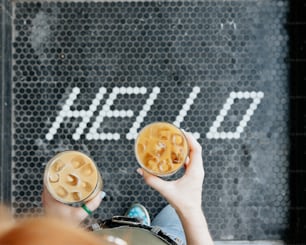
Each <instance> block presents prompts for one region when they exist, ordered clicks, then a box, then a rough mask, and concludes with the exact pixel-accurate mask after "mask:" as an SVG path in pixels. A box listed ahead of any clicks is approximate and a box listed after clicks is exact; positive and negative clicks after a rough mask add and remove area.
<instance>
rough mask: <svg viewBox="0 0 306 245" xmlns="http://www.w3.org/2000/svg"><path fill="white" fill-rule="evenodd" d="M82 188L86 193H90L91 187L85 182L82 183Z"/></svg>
mask: <svg viewBox="0 0 306 245" xmlns="http://www.w3.org/2000/svg"><path fill="white" fill-rule="evenodd" d="M82 187H83V188H84V189H85V190H86V191H87V192H90V191H92V185H91V184H90V183H88V182H86V181H84V182H83V183H82Z"/></svg>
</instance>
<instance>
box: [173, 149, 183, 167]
mask: <svg viewBox="0 0 306 245" xmlns="http://www.w3.org/2000/svg"><path fill="white" fill-rule="evenodd" d="M171 160H172V162H173V163H174V164H178V163H181V162H182V160H183V159H182V155H181V154H180V152H178V151H176V152H174V151H172V152H171Z"/></svg>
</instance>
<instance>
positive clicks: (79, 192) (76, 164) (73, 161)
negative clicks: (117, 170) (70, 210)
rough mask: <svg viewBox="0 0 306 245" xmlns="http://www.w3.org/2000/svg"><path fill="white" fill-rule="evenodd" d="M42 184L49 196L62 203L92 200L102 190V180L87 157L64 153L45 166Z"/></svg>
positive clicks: (82, 154)
mask: <svg viewBox="0 0 306 245" xmlns="http://www.w3.org/2000/svg"><path fill="white" fill-rule="evenodd" d="M44 184H45V185H46V187H47V189H48V191H49V192H50V194H51V195H52V196H53V197H54V198H55V199H56V200H58V201H60V202H63V203H67V204H69V203H79V202H85V201H88V200H90V199H92V198H94V197H95V196H96V195H97V194H98V193H99V192H100V191H101V190H102V186H103V183H102V178H101V175H100V173H99V171H98V169H97V167H96V165H95V163H94V162H93V160H92V159H90V158H89V157H88V156H87V155H85V154H84V153H82V152H78V151H64V152H61V153H59V154H57V155H56V156H55V157H53V158H52V159H51V160H50V161H49V163H48V164H47V166H46V169H45V175H44Z"/></svg>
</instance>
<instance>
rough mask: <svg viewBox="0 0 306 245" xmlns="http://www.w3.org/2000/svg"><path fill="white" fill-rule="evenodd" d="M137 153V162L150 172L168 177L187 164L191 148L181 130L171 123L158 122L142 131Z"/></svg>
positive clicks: (137, 143) (139, 136)
mask: <svg viewBox="0 0 306 245" xmlns="http://www.w3.org/2000/svg"><path fill="white" fill-rule="evenodd" d="M135 152H136V158H137V161H138V162H139V164H140V165H141V166H142V167H143V168H144V169H146V170H147V171H148V172H150V173H152V174H155V175H158V176H168V175H171V174H173V173H175V172H176V171H177V170H178V169H179V168H180V167H181V166H182V165H183V164H184V163H185V160H186V157H187V155H188V152H189V148H188V144H187V140H186V137H185V135H184V133H183V132H182V131H181V130H180V129H179V128H177V127H175V126H174V125H172V124H170V123H166V122H156V123H152V124H149V125H147V126H146V127H144V128H143V129H142V130H141V131H140V133H139V135H138V137H137V139H136V142H135Z"/></svg>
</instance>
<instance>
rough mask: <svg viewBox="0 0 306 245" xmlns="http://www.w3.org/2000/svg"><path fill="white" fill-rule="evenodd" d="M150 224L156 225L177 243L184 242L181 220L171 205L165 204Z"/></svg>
mask: <svg viewBox="0 0 306 245" xmlns="http://www.w3.org/2000/svg"><path fill="white" fill-rule="evenodd" d="M151 225H152V226H158V227H159V228H160V229H161V230H162V231H163V232H164V233H165V234H167V235H168V236H169V237H171V238H172V239H173V240H174V241H176V242H177V243H178V244H179V245H185V244H186V238H185V233H184V229H183V226H182V224H181V221H180V219H179V217H178V215H177V213H176V211H175V210H174V208H172V206H170V205H167V206H166V207H164V208H163V209H162V210H161V211H160V213H159V214H158V215H157V216H156V217H155V218H154V219H153V221H152V224H151Z"/></svg>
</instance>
